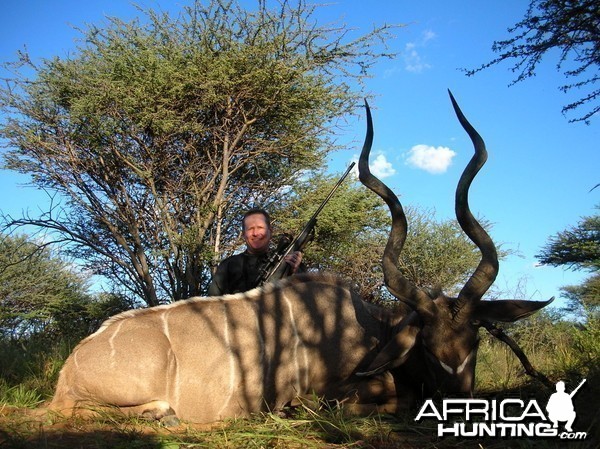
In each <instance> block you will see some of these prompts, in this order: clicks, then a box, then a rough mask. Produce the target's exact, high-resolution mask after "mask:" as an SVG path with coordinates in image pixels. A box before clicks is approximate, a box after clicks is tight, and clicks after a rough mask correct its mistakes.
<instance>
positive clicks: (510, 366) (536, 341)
mask: <svg viewBox="0 0 600 449" xmlns="http://www.w3.org/2000/svg"><path fill="white" fill-rule="evenodd" d="M585 321H586V322H585V324H581V323H574V322H572V321H566V320H564V319H563V318H562V317H561V316H560V315H559V313H558V312H546V311H541V312H538V313H537V314H536V315H534V316H532V317H531V318H528V319H527V320H524V321H520V322H517V323H516V324H513V325H510V326H508V328H507V333H508V334H510V335H511V336H512V337H513V338H514V339H515V340H516V341H517V342H518V343H519V345H520V346H521V348H522V349H523V350H524V352H525V354H526V355H527V357H528V358H529V360H530V361H531V363H532V365H533V366H534V367H535V369H537V370H538V371H540V372H542V373H544V374H546V375H547V376H548V377H549V378H550V379H552V380H554V381H558V380H561V379H562V380H565V379H572V380H573V381H576V382H579V381H580V380H581V379H582V378H587V377H590V378H593V379H597V378H598V376H600V371H599V369H598V368H599V367H600V365H599V362H600V339H599V337H600V320H599V319H598V317H597V315H595V314H588V315H587V316H586V320H585ZM477 363H478V365H477V382H476V386H477V389H478V390H479V391H482V392H483V391H497V390H498V389H502V390H508V389H513V388H518V387H519V386H520V385H522V384H523V382H524V381H525V380H526V377H524V376H525V373H524V371H523V367H522V365H521V363H520V362H519V360H518V359H517V358H516V356H515V355H514V354H513V353H512V351H511V350H510V349H509V348H508V346H506V345H504V344H503V343H502V342H500V341H498V340H496V339H494V338H493V337H491V336H490V335H488V334H482V342H481V344H480V348H479V354H478V362H477Z"/></svg>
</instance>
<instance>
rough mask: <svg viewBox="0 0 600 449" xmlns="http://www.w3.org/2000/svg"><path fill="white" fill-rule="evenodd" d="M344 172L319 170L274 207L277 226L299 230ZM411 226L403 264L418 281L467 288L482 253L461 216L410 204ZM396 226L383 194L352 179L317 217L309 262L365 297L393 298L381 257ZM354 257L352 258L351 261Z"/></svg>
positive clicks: (448, 289) (451, 288)
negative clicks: (330, 173) (466, 231)
mask: <svg viewBox="0 0 600 449" xmlns="http://www.w3.org/2000/svg"><path fill="white" fill-rule="evenodd" d="M338 179H339V176H324V175H315V176H314V177H310V179H309V180H306V181H304V182H303V183H301V184H300V185H298V186H296V187H295V188H294V189H293V190H292V191H291V192H289V193H288V197H287V199H286V202H284V203H279V204H276V205H274V206H276V207H275V211H274V213H273V215H274V218H275V226H276V230H278V231H281V232H287V233H291V234H298V233H299V232H300V230H301V229H302V227H303V226H304V225H305V224H306V223H307V222H308V220H309V219H310V217H311V216H312V214H313V213H314V212H315V210H316V209H317V207H318V205H319V204H320V203H321V202H322V201H323V200H324V199H325V197H326V196H327V194H328V193H329V191H330V190H331V189H332V187H333V185H334V184H335V182H336V181H337V180H338ZM406 214H407V220H408V223H409V231H408V236H407V240H406V243H405V246H404V249H403V250H402V253H401V255H400V260H399V262H398V263H399V267H400V269H401V270H402V272H403V273H404V275H405V276H406V277H407V278H408V279H409V280H410V281H411V282H413V283H414V284H415V285H417V286H419V287H423V288H427V289H437V288H441V289H443V290H444V291H446V292H448V293H449V294H452V293H453V292H454V291H456V289H457V288H460V287H462V285H463V284H464V282H465V280H466V278H467V277H468V276H469V275H470V273H471V272H472V271H473V270H474V269H475V267H476V266H477V264H478V263H479V259H480V257H481V255H480V253H479V250H478V249H477V247H476V246H475V245H473V243H472V242H471V241H470V240H469V239H468V237H467V236H466V235H465V234H464V233H463V232H462V230H461V229H460V227H459V225H458V223H457V222H456V221H455V220H445V221H438V220H436V218H435V216H434V213H433V212H431V211H419V210H417V209H414V208H406ZM389 226H390V218H389V211H388V209H387V207H386V206H385V205H384V203H383V202H382V201H381V199H380V198H379V197H377V196H376V195H375V194H373V193H372V192H370V191H368V190H367V189H365V188H364V187H363V186H362V185H360V184H357V183H352V182H351V180H346V182H345V183H344V184H342V185H341V186H340V188H339V189H338V191H337V192H336V194H335V195H334V196H333V197H332V199H331V200H330V202H329V203H328V205H327V206H326V207H325V208H324V209H323V211H322V213H321V214H320V215H319V217H318V219H317V227H316V235H315V238H314V240H313V242H312V243H310V244H309V246H308V248H307V250H306V253H305V255H304V259H303V260H304V261H305V263H306V265H307V266H308V267H309V268H312V269H317V270H321V271H333V272H335V273H338V274H341V275H343V276H344V277H346V278H348V279H350V280H352V282H353V283H354V284H355V286H356V288H357V289H358V291H359V292H360V294H361V295H362V296H363V298H365V299H367V300H370V301H379V300H383V299H390V297H389V294H387V290H385V289H384V288H383V274H382V271H381V257H382V255H383V250H384V247H385V244H386V242H387V238H388V233H389ZM349 261H351V262H349Z"/></svg>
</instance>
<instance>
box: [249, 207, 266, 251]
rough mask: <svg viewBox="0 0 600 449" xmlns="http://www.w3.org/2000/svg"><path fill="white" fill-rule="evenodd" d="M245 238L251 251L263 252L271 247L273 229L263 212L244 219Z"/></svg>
mask: <svg viewBox="0 0 600 449" xmlns="http://www.w3.org/2000/svg"><path fill="white" fill-rule="evenodd" d="M244 240H245V241H246V245H247V246H248V251H250V252H251V253H263V252H265V251H267V250H268V249H269V242H270V241H271V229H270V228H269V227H268V226H267V219H266V218H265V216H264V215H263V214H252V215H248V216H247V217H246V218H245V219H244Z"/></svg>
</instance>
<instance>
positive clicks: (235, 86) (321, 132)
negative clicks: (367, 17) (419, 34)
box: [0, 0, 392, 305]
mask: <svg viewBox="0 0 600 449" xmlns="http://www.w3.org/2000/svg"><path fill="white" fill-rule="evenodd" d="M315 8H316V7H315V6H310V5H308V4H307V3H305V2H304V1H300V2H298V3H297V4H294V5H292V4H290V3H288V2H278V3H277V4H276V6H275V7H274V8H273V9H271V8H269V7H268V6H267V2H259V6H258V9H257V10H245V9H243V8H242V7H241V6H240V4H239V3H238V2H237V1H227V0H212V1H210V2H202V1H200V0H195V1H194V2H193V3H192V4H191V5H190V6H187V7H185V8H183V11H182V13H181V14H180V15H179V16H177V17H170V16H169V15H167V14H162V13H159V12H156V11H153V10H141V12H142V13H143V19H136V20H133V21H131V22H129V23H125V22H123V21H121V20H119V19H116V18H112V19H110V22H109V24H108V25H107V26H105V27H97V26H90V27H89V28H88V29H86V30H83V31H82V39H81V42H83V44H81V45H80V46H79V47H78V48H77V49H76V51H74V52H72V53H71V55H72V56H70V57H67V58H58V57H56V58H53V59H49V60H44V61H42V62H41V63H35V62H33V61H31V60H30V58H29V56H28V55H27V54H21V58H20V61H18V63H17V64H13V67H11V68H12V69H13V72H14V73H16V75H15V77H14V78H13V79H11V80H8V84H7V87H0V111H1V112H2V114H1V115H0V120H1V122H0V136H1V137H2V138H3V139H4V141H5V144H6V146H7V147H8V148H10V149H9V150H8V151H7V152H6V153H5V154H4V162H5V164H4V166H5V167H6V168H9V169H12V170H16V171H19V172H21V173H25V174H28V175H30V176H31V179H32V183H33V184H34V185H35V186H37V187H39V188H44V189H45V190H46V191H48V192H51V193H53V194H54V193H57V194H58V195H57V196H56V197H55V198H56V199H57V200H58V199H60V200H62V203H60V202H59V203H58V204H56V203H54V204H53V208H52V209H51V210H49V211H47V212H46V213H44V214H42V215H41V216H40V217H39V218H38V217H30V216H25V217H23V218H14V217H4V221H5V223H6V227H8V228H14V227H19V226H23V225H31V226H36V227H38V228H42V229H46V230H49V231H51V232H50V234H51V235H52V236H53V238H56V239H57V240H59V241H61V243H63V244H66V245H67V248H68V250H69V251H70V255H72V256H73V257H75V258H77V259H79V260H81V261H84V262H85V268H87V269H89V270H90V271H91V272H93V273H94V274H99V275H103V276H105V277H106V278H108V279H109V280H110V281H112V282H113V283H114V284H115V285H118V286H120V287H122V288H126V289H128V292H129V293H130V294H132V295H134V296H136V297H137V298H139V299H141V300H143V301H145V302H146V304H148V305H156V304H159V303H162V302H168V301H171V300H178V299H182V298H187V297H189V296H192V295H197V294H200V293H201V292H202V290H203V288H204V287H205V286H206V284H207V280H208V277H209V275H210V272H209V269H208V268H209V267H208V264H209V262H211V261H213V260H218V259H220V257H219V256H220V255H222V254H223V253H224V252H227V251H228V250H230V249H231V243H229V241H230V240H231V238H232V236H235V235H236V233H237V228H236V227H235V226H234V224H233V222H232V219H230V218H228V217H229V216H231V215H232V214H234V213H235V212H237V211H238V210H239V209H240V208H241V207H243V205H245V204H247V203H248V202H252V201H254V200H256V199H257V198H262V199H267V200H268V199H274V198H275V199H276V198H281V197H282V196H283V189H282V188H283V187H286V186H289V185H290V183H291V182H292V181H293V179H294V177H295V174H296V173H297V172H298V171H299V170H303V169H307V168H315V167H317V166H320V165H322V163H323V161H324V157H325V155H326V154H327V153H328V152H329V151H331V150H332V149H334V148H335V145H334V143H333V139H332V136H331V134H332V129H335V125H336V124H337V122H338V120H340V119H341V118H342V117H344V116H345V115H346V114H348V113H351V112H352V111H353V109H354V106H355V103H356V101H357V99H358V98H360V97H362V96H364V94H362V93H360V94H359V93H357V92H355V91H354V90H353V88H352V87H351V86H354V85H356V82H358V85H360V82H361V80H362V79H363V78H364V77H365V76H367V73H368V70H369V69H370V67H371V66H372V65H373V64H374V63H375V62H376V61H377V60H379V59H380V58H381V57H388V56H391V55H388V54H386V53H385V51H383V50H379V49H378V48H383V47H384V46H385V40H386V39H388V38H390V37H391V36H390V30H391V28H392V27H390V26H387V25H384V26H381V27H375V28H374V29H373V30H372V31H367V32H366V33H365V34H363V35H361V36H358V37H356V38H354V39H351V38H349V34H350V33H348V30H346V29H345V28H344V26H342V25H340V26H339V27H335V26H331V25H327V26H320V25H318V24H316V23H313V17H312V16H313V13H314V10H315ZM31 73H33V76H31V78H28V76H29V74H31ZM340 75H343V77H342V76H340Z"/></svg>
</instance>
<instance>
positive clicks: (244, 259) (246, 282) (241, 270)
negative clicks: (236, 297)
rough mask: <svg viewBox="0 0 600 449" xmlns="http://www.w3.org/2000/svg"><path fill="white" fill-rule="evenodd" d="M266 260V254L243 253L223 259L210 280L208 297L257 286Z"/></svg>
mask: <svg viewBox="0 0 600 449" xmlns="http://www.w3.org/2000/svg"><path fill="white" fill-rule="evenodd" d="M268 258H269V254H268V253H264V254H259V255H256V254H250V253H249V252H248V251H244V252H243V253H241V254H236V255H234V256H230V257H228V258H227V259H224V260H223V261H222V262H221V263H220V264H219V266H218V267H217V271H216V272H215V274H214V276H213V278H212V282H211V284H210V287H209V288H208V295H209V296H219V295H225V294H228V293H238V292H245V291H248V290H251V289H253V288H254V287H256V286H257V278H258V275H259V273H260V270H261V268H262V266H263V264H266V263H267V260H268Z"/></svg>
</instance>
